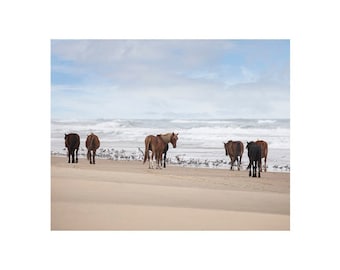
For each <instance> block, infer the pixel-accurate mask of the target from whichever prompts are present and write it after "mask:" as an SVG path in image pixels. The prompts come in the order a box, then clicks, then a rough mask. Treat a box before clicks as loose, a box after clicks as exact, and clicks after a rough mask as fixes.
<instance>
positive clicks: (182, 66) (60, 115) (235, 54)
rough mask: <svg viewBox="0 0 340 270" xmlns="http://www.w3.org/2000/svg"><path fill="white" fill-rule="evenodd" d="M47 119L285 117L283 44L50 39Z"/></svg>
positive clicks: (287, 67)
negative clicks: (49, 95)
mask: <svg viewBox="0 0 340 270" xmlns="http://www.w3.org/2000/svg"><path fill="white" fill-rule="evenodd" d="M51 117H52V119H98V118H101V119H103V118H104V119H111V118H119V119H132V118H134V119H188V118H192V119H230V118H265V119H269V118H289V117H290V41H289V40H287V39H286V40H278V39H276V40H220V39H219V40H206V39H205V40H171V39H170V40H51Z"/></svg>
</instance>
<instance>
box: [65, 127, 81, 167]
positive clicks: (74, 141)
mask: <svg viewBox="0 0 340 270" xmlns="http://www.w3.org/2000/svg"><path fill="white" fill-rule="evenodd" d="M64 139H65V147H66V148H67V151H68V163H70V157H71V155H72V163H74V162H76V163H78V149H79V144H80V137H79V135H78V134H76V133H70V134H65V138H64ZM74 151H76V160H74Z"/></svg>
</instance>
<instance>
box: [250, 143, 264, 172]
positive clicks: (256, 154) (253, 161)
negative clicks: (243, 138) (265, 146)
mask: <svg viewBox="0 0 340 270" xmlns="http://www.w3.org/2000/svg"><path fill="white" fill-rule="evenodd" d="M247 149H248V157H249V166H248V168H249V177H250V176H251V169H252V168H253V177H256V167H257V168H258V169H259V172H258V177H259V178H260V177H261V174H260V171H261V147H260V146H259V145H258V144H256V143H254V142H247Z"/></svg>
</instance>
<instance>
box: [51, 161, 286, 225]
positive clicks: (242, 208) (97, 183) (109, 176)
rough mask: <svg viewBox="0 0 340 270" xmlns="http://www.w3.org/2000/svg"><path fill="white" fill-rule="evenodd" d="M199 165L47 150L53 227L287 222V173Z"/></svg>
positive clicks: (279, 223)
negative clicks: (70, 158) (161, 165)
mask: <svg viewBox="0 0 340 270" xmlns="http://www.w3.org/2000/svg"><path fill="white" fill-rule="evenodd" d="M197 169H198V168H188V167H181V166H177V165H169V166H167V168H165V169H148V164H147V163H145V164H143V162H141V161H115V160H106V159H98V160H97V163H96V164H95V165H90V164H89V163H88V161H87V160H85V159H80V162H79V163H75V164H68V163H67V158H66V157H54V156H51V229H52V230H289V229H290V174H289V173H280V172H263V173H262V177H261V178H252V177H249V176H248V175H247V172H246V171H230V170H221V169H219V170H211V169H210V168H199V170H197ZM189 217H190V218H189Z"/></svg>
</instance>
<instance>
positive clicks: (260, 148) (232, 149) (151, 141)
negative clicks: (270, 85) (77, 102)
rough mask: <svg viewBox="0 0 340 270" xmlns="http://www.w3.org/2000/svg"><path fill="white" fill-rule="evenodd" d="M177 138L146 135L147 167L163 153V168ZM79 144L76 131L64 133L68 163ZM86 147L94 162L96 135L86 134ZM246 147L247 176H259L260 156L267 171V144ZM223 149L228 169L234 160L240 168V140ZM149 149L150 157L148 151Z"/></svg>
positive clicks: (260, 142) (74, 160) (75, 159)
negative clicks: (227, 157) (227, 158)
mask: <svg viewBox="0 0 340 270" xmlns="http://www.w3.org/2000/svg"><path fill="white" fill-rule="evenodd" d="M177 140H178V133H177V134H176V133H174V132H171V133H166V134H159V135H156V136H154V135H148V136H146V138H145V151H144V160H143V163H145V162H146V160H148V161H149V169H151V168H154V165H153V159H154V157H155V160H156V162H157V167H156V168H157V169H160V168H161V167H162V157H163V154H164V159H163V160H164V165H163V166H164V168H165V167H166V165H165V160H166V153H167V151H168V149H169V143H171V144H172V147H173V148H176V144H177ZM79 145H80V137H79V135H78V134H76V133H69V134H65V147H66V148H67V150H68V163H70V162H71V158H72V163H78V149H79ZM85 145H86V148H87V159H88V160H89V161H90V164H95V163H96V161H95V156H96V150H97V149H98V148H99V147H100V141H99V138H98V136H97V135H95V134H93V133H91V134H90V135H88V136H87V138H86V142H85ZM246 148H247V149H248V157H249V165H248V167H247V169H249V176H253V177H256V176H258V177H261V174H260V172H262V158H264V171H267V155H268V144H267V142H265V141H263V140H258V141H256V142H253V141H252V142H247V146H246ZM224 149H225V154H226V156H229V157H230V164H231V166H230V170H232V169H233V166H234V163H235V161H236V162H237V168H238V170H240V165H241V160H242V155H243V152H244V145H243V143H242V142H241V141H231V140H230V141H228V142H227V143H224ZM150 151H151V153H152V154H151V159H150V153H149V152H150Z"/></svg>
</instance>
